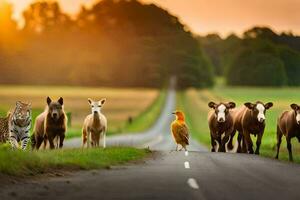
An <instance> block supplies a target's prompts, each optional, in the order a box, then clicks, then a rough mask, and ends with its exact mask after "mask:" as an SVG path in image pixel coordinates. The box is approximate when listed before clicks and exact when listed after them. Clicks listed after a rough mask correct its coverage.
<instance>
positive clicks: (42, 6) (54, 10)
mask: <svg viewBox="0 0 300 200" xmlns="http://www.w3.org/2000/svg"><path fill="white" fill-rule="evenodd" d="M23 16H24V19H25V26H24V30H26V31H29V32H33V33H42V32H48V31H52V30H61V29H67V28H68V27H69V26H71V22H72V21H71V19H70V17H69V16H68V15H66V14H65V13H63V12H62V11H61V9H60V7H59V4H58V3H57V2H56V1H36V2H35V3H33V4H31V5H30V6H29V7H28V8H27V9H26V10H25V11H24V12H23Z"/></svg>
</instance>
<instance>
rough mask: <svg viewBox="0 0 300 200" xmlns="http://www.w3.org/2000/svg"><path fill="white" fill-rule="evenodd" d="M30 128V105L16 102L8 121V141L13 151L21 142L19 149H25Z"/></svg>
mask: <svg viewBox="0 0 300 200" xmlns="http://www.w3.org/2000/svg"><path fill="white" fill-rule="evenodd" d="M30 128H31V104H30V103H29V104H26V103H23V102H21V101H17V102H16V107H15V110H14V111H13V112H12V114H11V117H10V120H9V141H10V144H11V146H12V148H13V149H16V148H19V142H21V149H23V150H25V149H26V147H27V144H28V141H29V139H30V137H29V135H30V133H29V131H30Z"/></svg>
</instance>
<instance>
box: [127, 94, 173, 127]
mask: <svg viewBox="0 0 300 200" xmlns="http://www.w3.org/2000/svg"><path fill="white" fill-rule="evenodd" d="M166 95H167V91H166V90H162V91H161V92H160V94H159V96H158V97H157V99H156V100H155V101H154V102H153V104H152V105H150V106H149V107H148V108H147V109H146V110H145V111H144V112H142V113H141V114H140V115H139V116H138V117H136V118H135V119H133V122H132V123H131V124H129V123H126V125H125V126H124V129H123V131H125V132H140V131H145V130H147V129H148V128H150V127H151V126H152V125H153V124H154V123H155V122H156V120H157V118H158V117H159V115H160V113H161V111H162V107H163V106H164V103H165V100H166Z"/></svg>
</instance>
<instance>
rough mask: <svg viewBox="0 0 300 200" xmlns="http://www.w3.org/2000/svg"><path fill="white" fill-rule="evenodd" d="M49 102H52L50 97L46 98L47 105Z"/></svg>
mask: <svg viewBox="0 0 300 200" xmlns="http://www.w3.org/2000/svg"><path fill="white" fill-rule="evenodd" d="M51 102H52V100H51V99H50V97H47V104H48V105H50V103H51Z"/></svg>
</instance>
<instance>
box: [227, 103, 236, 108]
mask: <svg viewBox="0 0 300 200" xmlns="http://www.w3.org/2000/svg"><path fill="white" fill-rule="evenodd" d="M226 107H227V108H228V109H233V108H235V103H234V102H228V103H227V104H226Z"/></svg>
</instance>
